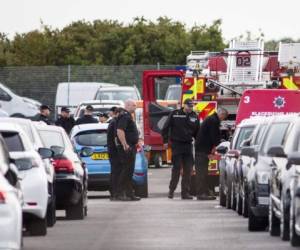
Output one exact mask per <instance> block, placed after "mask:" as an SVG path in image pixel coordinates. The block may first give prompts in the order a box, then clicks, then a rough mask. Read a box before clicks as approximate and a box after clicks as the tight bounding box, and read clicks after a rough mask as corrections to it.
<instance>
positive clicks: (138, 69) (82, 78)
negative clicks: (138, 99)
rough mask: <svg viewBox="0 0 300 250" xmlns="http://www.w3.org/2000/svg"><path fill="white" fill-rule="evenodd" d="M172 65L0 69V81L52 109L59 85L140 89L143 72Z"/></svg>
mask: <svg viewBox="0 0 300 250" xmlns="http://www.w3.org/2000/svg"><path fill="white" fill-rule="evenodd" d="M175 67H176V66H175V65H125V66H97V65H95V66H73V65H67V66H23V67H3V68H0V82H1V83H3V84H4V85H6V86H8V87H9V88H10V89H12V90H13V91H14V92H15V93H17V94H18V95H21V96H26V97H30V98H33V99H36V100H38V101H40V102H41V103H45V104H48V105H50V106H52V107H53V106H54V103H55V94H56V88H57V85H58V83H60V82H108V83H117V84H119V85H128V86H130V85H134V84H135V85H136V86H137V87H138V88H139V89H140V90H141V80H142V73H143V71H144V70H150V69H175Z"/></svg>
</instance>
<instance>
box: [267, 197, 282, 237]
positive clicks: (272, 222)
mask: <svg viewBox="0 0 300 250" xmlns="http://www.w3.org/2000/svg"><path fill="white" fill-rule="evenodd" d="M269 232H270V235H271V236H279V235H280V220H279V219H278V218H277V217H276V215H275V212H274V208H273V201H272V198H271V197H270V205H269Z"/></svg>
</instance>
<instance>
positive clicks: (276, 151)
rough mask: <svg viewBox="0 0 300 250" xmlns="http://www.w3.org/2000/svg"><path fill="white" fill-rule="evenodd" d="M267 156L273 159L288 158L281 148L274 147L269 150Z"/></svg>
mask: <svg viewBox="0 0 300 250" xmlns="http://www.w3.org/2000/svg"><path fill="white" fill-rule="evenodd" d="M267 154H268V156H271V157H286V154H285V152H284V150H283V148H282V147H281V146H274V147H271V148H269V150H268V152H267Z"/></svg>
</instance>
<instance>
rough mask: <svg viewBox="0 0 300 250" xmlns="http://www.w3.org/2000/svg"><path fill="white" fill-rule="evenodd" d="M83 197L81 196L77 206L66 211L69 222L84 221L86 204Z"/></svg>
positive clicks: (69, 207)
mask: <svg viewBox="0 0 300 250" xmlns="http://www.w3.org/2000/svg"><path fill="white" fill-rule="evenodd" d="M83 197H84V195H83V194H82V195H81V198H80V200H79V201H78V203H77V204H76V205H72V206H68V207H67V209H66V217H67V219H68V220H83V219H84V213H85V211H84V204H83Z"/></svg>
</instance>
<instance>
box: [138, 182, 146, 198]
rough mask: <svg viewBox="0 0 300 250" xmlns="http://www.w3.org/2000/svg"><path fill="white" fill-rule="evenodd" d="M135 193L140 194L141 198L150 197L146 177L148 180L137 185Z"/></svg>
mask: <svg viewBox="0 0 300 250" xmlns="http://www.w3.org/2000/svg"><path fill="white" fill-rule="evenodd" d="M135 195H136V196H139V197H141V198H147V197H148V179H146V181H145V183H144V184H143V185H137V186H136V187H135Z"/></svg>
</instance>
